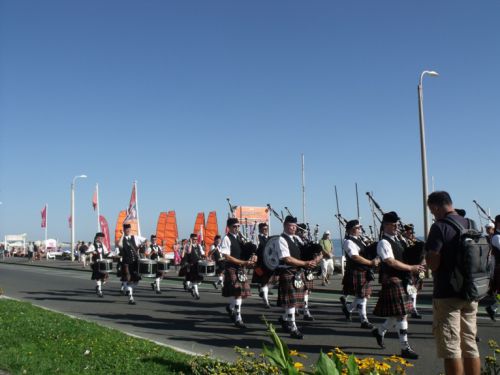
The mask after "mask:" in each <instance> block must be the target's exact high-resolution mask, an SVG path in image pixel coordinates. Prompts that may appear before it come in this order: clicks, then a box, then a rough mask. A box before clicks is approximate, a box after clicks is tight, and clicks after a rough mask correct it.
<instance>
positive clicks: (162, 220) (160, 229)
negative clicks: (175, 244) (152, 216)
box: [156, 212, 167, 246]
mask: <svg viewBox="0 0 500 375" xmlns="http://www.w3.org/2000/svg"><path fill="white" fill-rule="evenodd" d="M166 224H167V213H166V212H160V216H159V217H158V223H157V224H156V243H158V244H159V245H161V246H165V238H166V236H165V225H166Z"/></svg>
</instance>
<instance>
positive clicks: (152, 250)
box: [148, 234, 165, 294]
mask: <svg viewBox="0 0 500 375" xmlns="http://www.w3.org/2000/svg"><path fill="white" fill-rule="evenodd" d="M148 254H149V259H151V260H159V259H162V258H163V251H162V248H161V246H160V245H158V244H157V243H156V236H155V235H154V234H152V235H151V243H150V244H149V251H148ZM164 276H165V273H164V272H163V271H156V278H155V281H154V282H152V283H151V288H152V289H153V291H155V292H156V294H161V290H160V282H161V279H163V277H164Z"/></svg>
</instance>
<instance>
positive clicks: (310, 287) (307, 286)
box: [304, 270, 316, 292]
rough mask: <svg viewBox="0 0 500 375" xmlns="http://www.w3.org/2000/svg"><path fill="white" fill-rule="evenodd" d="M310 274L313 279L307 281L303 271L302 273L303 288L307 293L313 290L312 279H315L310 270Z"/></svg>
mask: <svg viewBox="0 0 500 375" xmlns="http://www.w3.org/2000/svg"><path fill="white" fill-rule="evenodd" d="M310 272H312V275H313V278H312V280H307V279H306V277H305V271H304V287H305V289H306V290H308V291H309V292H312V291H313V289H314V279H315V278H316V275H315V274H314V270H310Z"/></svg>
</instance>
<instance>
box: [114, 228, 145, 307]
mask: <svg viewBox="0 0 500 375" xmlns="http://www.w3.org/2000/svg"><path fill="white" fill-rule="evenodd" d="M123 232H124V233H123V236H122V238H120V241H119V242H118V247H119V248H120V254H121V256H122V270H121V281H122V282H123V283H124V284H123V286H124V287H125V289H126V291H127V294H128V296H129V300H128V303H129V305H135V304H136V303H135V300H134V288H135V287H136V286H137V284H138V283H139V280H141V276H140V275H139V246H140V245H141V243H142V242H141V239H140V238H139V237H137V236H134V235H132V228H131V226H130V224H129V223H124V224H123Z"/></svg>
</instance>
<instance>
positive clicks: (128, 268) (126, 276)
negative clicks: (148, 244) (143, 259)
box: [120, 261, 141, 283]
mask: <svg viewBox="0 0 500 375" xmlns="http://www.w3.org/2000/svg"><path fill="white" fill-rule="evenodd" d="M121 275H122V277H121V279H120V280H121V281H127V282H133V283H137V282H139V280H141V275H139V261H137V262H134V263H131V264H126V263H122V268H121Z"/></svg>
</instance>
